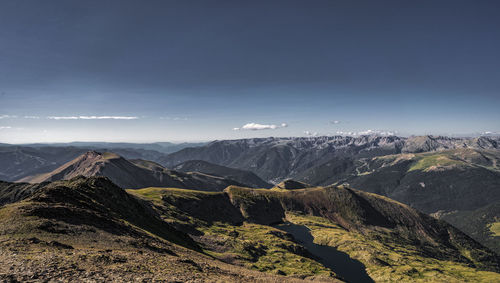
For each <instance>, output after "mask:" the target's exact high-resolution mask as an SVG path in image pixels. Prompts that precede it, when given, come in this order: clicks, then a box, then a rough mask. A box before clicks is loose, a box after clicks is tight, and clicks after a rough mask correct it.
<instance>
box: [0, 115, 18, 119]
mask: <svg viewBox="0 0 500 283" xmlns="http://www.w3.org/2000/svg"><path fill="white" fill-rule="evenodd" d="M10 118H17V116H15V115H0V119H10Z"/></svg>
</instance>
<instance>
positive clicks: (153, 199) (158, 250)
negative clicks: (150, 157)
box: [0, 177, 500, 282]
mask: <svg viewBox="0 0 500 283" xmlns="http://www.w3.org/2000/svg"><path fill="white" fill-rule="evenodd" d="M297 185H304V184H302V183H290V182H288V183H284V184H282V185H280V186H278V187H275V188H272V189H248V188H243V187H238V186H229V187H228V188H226V189H225V190H224V191H223V192H203V191H195V190H186V189H173V188H144V189H139V190H128V191H125V190H123V189H121V188H120V187H118V186H116V185H114V184H113V183H112V182H111V181H110V180H109V179H107V178H104V177H91V178H85V177H76V178H73V179H71V180H66V181H57V182H52V183H44V184H40V185H27V184H10V183H4V184H3V185H2V188H0V190H1V193H2V195H10V196H15V197H11V198H4V199H7V201H4V204H3V206H1V207H0V246H1V249H0V251H1V252H0V262H2V263H3V264H2V265H1V267H0V278H2V279H3V280H19V281H26V280H36V281H45V280H51V279H56V278H57V279H62V280H68V281H70V280H82V281H83V280H86V279H88V280H95V281H103V280H105V281H113V280H114V281H123V280H125V281H131V280H145V281H153V280H165V281H182V282H185V281H188V282H197V281H199V282H203V281H232V282H248V281H257V282H258V281H262V282H282V281H283V280H286V281H288V282H294V281H297V282H299V281H301V280H308V281H310V280H314V281H318V282H339V281H343V280H345V278H343V277H342V276H341V275H339V273H340V271H338V272H339V273H337V272H335V270H332V269H331V268H333V269H335V264H333V265H330V266H331V268H329V267H325V265H324V264H322V263H320V261H319V259H318V258H317V256H315V255H314V254H311V253H310V251H308V250H307V249H305V248H304V247H303V246H302V245H301V243H300V242H298V241H297V239H295V238H294V237H293V236H292V235H291V234H289V233H287V232H284V231H282V230H281V229H279V228H280V227H279V226H275V225H276V224H279V223H292V224H293V225H298V226H301V227H307V228H308V229H309V231H310V233H311V235H312V236H313V238H314V242H316V243H319V244H322V245H327V246H331V247H333V248H335V249H336V250H338V252H341V253H345V254H346V255H347V256H349V257H350V258H352V259H353V260H355V261H358V262H359V263H360V264H361V266H364V267H365V270H366V271H365V272H366V274H367V275H368V276H370V277H371V278H372V279H373V280H374V281H376V282H386V281H396V280H403V281H429V280H431V281H435V282H466V281H475V282H494V281H498V280H500V274H499V273H498V272H500V259H499V258H498V256H497V255H496V254H494V253H493V252H492V251H490V250H489V249H487V248H485V247H483V246H481V245H480V244H478V243H477V242H475V241H474V240H472V239H471V238H469V237H468V236H466V235H465V234H463V233H462V232H460V231H459V230H457V229H455V228H454V227H452V226H450V225H448V224H446V223H445V222H443V221H440V220H436V219H434V218H432V217H430V216H427V215H425V214H422V213H419V212H418V211H416V210H414V209H412V208H410V207H408V206H405V205H403V204H400V203H397V202H395V201H393V200H390V199H387V198H384V197H380V196H377V195H375V194H370V193H365V192H362V191H357V190H353V189H350V188H348V187H345V186H331V187H313V188H297V187H296V186H297ZM17 192H23V193H17Z"/></svg>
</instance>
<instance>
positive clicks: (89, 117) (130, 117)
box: [47, 116, 139, 120]
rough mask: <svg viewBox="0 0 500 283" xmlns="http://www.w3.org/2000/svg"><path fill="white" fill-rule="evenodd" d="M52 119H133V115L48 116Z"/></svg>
mask: <svg viewBox="0 0 500 283" xmlns="http://www.w3.org/2000/svg"><path fill="white" fill-rule="evenodd" d="M47 119H52V120H135V119H139V118H138V117H135V116H49V117H47Z"/></svg>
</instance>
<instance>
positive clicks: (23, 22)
mask: <svg viewBox="0 0 500 283" xmlns="http://www.w3.org/2000/svg"><path fill="white" fill-rule="evenodd" d="M499 8H500V4H498V1H411V2H410V1H319V0H318V1H249V2H243V1H148V2H144V1H43V2H42V1H2V2H1V3H0V142H12V143H23V142H61V141H76V140H79V141H133V142H153V141H199V140H212V139H233V138H246V137H264V136H305V135H314V134H317V135H333V134H337V133H341V134H359V133H367V132H368V130H371V131H372V132H383V133H396V134H400V135H410V134H417V135H418V134H456V135H461V134H475V133H482V132H486V131H491V132H500V123H499V121H500V111H499V110H498V109H499V108H500V107H499V106H500V67H499V66H500V56H498V50H500V17H498V11H499ZM282 124H285V125H282ZM245 125H247V126H246V127H245ZM235 128H239V129H238V130H235Z"/></svg>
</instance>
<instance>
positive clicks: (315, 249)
mask: <svg viewBox="0 0 500 283" xmlns="http://www.w3.org/2000/svg"><path fill="white" fill-rule="evenodd" d="M275 227H276V228H278V229H280V230H283V231H286V232H288V233H290V234H292V235H293V237H294V238H295V239H296V240H297V241H298V242H299V243H300V244H301V245H302V246H304V247H305V248H306V249H307V250H308V251H309V252H310V253H311V254H313V255H314V256H315V257H317V258H318V259H319V260H318V261H319V262H320V263H321V264H323V265H324V266H326V267H328V268H330V269H331V270H333V272H335V273H336V274H338V275H339V276H341V277H342V278H344V279H345V280H347V282H353V283H358V282H359V283H361V282H374V281H373V280H372V279H371V278H370V277H369V276H368V274H367V273H366V270H365V266H364V265H363V264H362V263H361V262H359V261H357V260H355V259H352V258H351V257H349V255H348V254H346V253H343V252H341V251H339V250H337V249H336V248H334V247H329V246H322V245H318V244H315V243H314V242H313V240H314V238H313V236H312V235H311V232H310V231H309V228H307V227H306V226H302V225H295V224H291V223H287V224H280V225H276V226H275Z"/></svg>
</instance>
